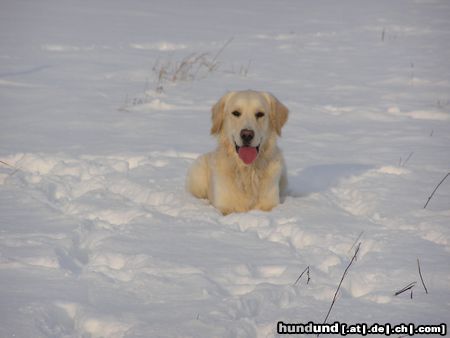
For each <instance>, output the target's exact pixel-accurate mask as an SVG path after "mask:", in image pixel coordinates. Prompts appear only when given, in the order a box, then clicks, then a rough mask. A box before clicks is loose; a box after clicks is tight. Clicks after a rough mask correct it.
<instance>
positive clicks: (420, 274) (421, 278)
mask: <svg viewBox="0 0 450 338" xmlns="http://www.w3.org/2000/svg"><path fill="white" fill-rule="evenodd" d="M417 267H418V268H419V276H420V280H421V281H422V285H423V288H424V289H425V292H426V293H428V290H427V287H426V286H425V282H424V281H423V277H422V272H421V271H420V263H419V258H417Z"/></svg>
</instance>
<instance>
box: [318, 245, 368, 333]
mask: <svg viewBox="0 0 450 338" xmlns="http://www.w3.org/2000/svg"><path fill="white" fill-rule="evenodd" d="M360 247H361V242H359V244H358V246H357V247H356V249H355V254H354V255H353V257H352V259H351V261H350V263H348V265H347V267H346V268H345V271H344V273H343V274H342V277H341V281H340V282H339V285H338V287H337V289H336V292H335V293H334V297H333V301H332V302H331V305H330V308H329V309H328V313H327V315H326V317H325V320H324V321H323V323H324V324H325V323H326V322H327V320H328V316H329V315H330V313H331V309H332V308H333V306H334V303H335V302H336V297H337V294H338V292H339V289H340V288H341V285H342V282H343V281H344V278H345V276H346V275H347V272H348V269H350V266H351V265H352V264H353V262H354V261H355V260H356V256H357V254H358V252H359V248H360ZM317 336H319V335H317Z"/></svg>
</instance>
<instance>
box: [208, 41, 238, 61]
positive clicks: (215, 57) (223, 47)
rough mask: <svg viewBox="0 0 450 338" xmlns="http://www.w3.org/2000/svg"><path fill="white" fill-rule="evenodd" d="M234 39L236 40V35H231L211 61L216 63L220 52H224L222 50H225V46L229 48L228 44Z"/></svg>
mask: <svg viewBox="0 0 450 338" xmlns="http://www.w3.org/2000/svg"><path fill="white" fill-rule="evenodd" d="M233 40H234V37H231V38H229V39H228V40H227V41H226V42H225V43H224V45H223V46H222V48H220V49H219V51H218V52H217V53H216V55H214V57H213V59H212V61H211V63H212V64H215V63H216V61H217V58H218V57H219V56H220V54H222V52H223V51H224V50H225V48H227V46H228V45H229V44H230V43H231V41H233Z"/></svg>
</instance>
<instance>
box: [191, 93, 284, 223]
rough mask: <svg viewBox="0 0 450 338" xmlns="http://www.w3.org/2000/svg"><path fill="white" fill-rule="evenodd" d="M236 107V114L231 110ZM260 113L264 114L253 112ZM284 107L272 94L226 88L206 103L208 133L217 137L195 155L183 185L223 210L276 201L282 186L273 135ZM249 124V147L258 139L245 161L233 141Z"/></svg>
mask: <svg viewBox="0 0 450 338" xmlns="http://www.w3.org/2000/svg"><path fill="white" fill-rule="evenodd" d="M235 111H238V112H240V113H241V115H240V116H239V117H236V116H234V115H233V114H232V113H233V112H235ZM258 112H260V113H261V112H262V113H264V116H262V117H259V118H258V117H256V115H255V114H256V113H258ZM287 117H288V109H287V108H286V107H285V106H284V105H283V104H282V103H280V102H279V101H278V100H277V99H276V98H275V97H274V96H273V95H272V94H269V93H265V92H256V91H251V90H248V91H241V92H230V93H227V94H226V95H224V96H223V97H222V98H221V99H220V100H219V102H217V103H216V104H215V105H214V106H213V108H212V127H211V134H213V135H215V136H217V138H218V147H217V149H216V150H215V151H213V152H210V153H207V154H204V155H202V156H200V157H199V158H198V159H197V160H196V161H195V162H194V163H193V165H192V167H191V168H190V170H189V172H188V176H187V189H188V191H189V192H191V193H192V194H193V195H194V196H196V197H198V198H206V199H208V200H209V201H210V202H211V204H212V205H214V206H215V207H216V208H217V209H219V210H220V211H221V212H222V213H223V214H229V213H232V212H243V211H248V210H251V209H260V210H266V211H268V210H271V209H272V208H273V207H275V206H276V205H278V204H279V202H280V194H281V193H282V192H283V191H284V189H285V188H286V185H287V178H286V166H285V162H284V159H283V155H282V153H281V151H280V149H279V148H278V147H277V144H276V139H277V137H278V136H280V135H281V128H282V127H283V125H284V124H285V122H286V121H287ZM242 129H251V130H253V131H254V133H255V136H254V139H253V140H252V146H253V147H256V146H257V145H258V144H259V153H258V156H257V158H256V160H255V161H254V162H253V163H251V164H250V165H247V164H245V163H244V162H243V161H242V160H241V159H240V158H239V156H238V154H237V151H236V148H235V144H236V145H238V146H241V145H242V141H241V139H240V136H239V135H240V132H241V130H242Z"/></svg>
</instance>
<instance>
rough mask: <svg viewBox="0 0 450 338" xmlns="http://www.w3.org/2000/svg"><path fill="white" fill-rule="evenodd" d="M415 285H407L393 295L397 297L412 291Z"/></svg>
mask: <svg viewBox="0 0 450 338" xmlns="http://www.w3.org/2000/svg"><path fill="white" fill-rule="evenodd" d="M416 284H417V282H412V283H409V284H408V285H406V286H405V287H404V288H403V289H401V290H399V291H397V292H396V293H394V296H398V295H400V294H402V293H403V292H405V291H408V290H410V289H412V288H413V287H414V286H416ZM411 298H412V297H411Z"/></svg>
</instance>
